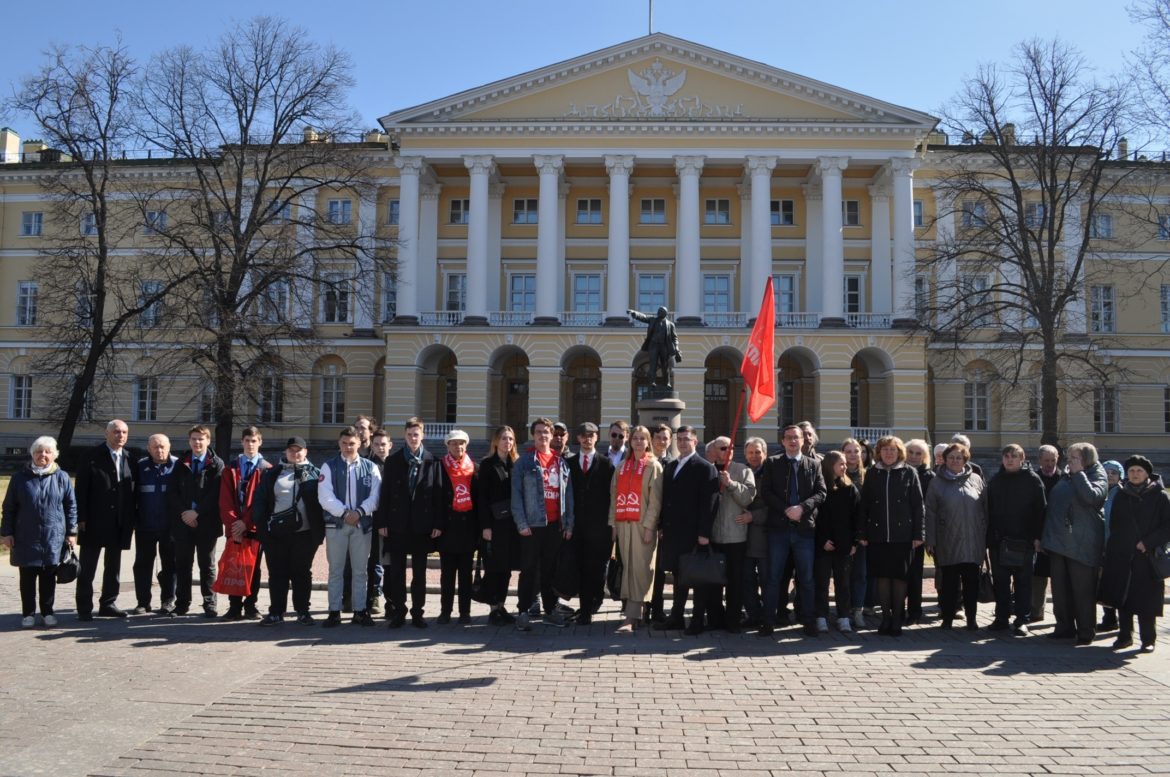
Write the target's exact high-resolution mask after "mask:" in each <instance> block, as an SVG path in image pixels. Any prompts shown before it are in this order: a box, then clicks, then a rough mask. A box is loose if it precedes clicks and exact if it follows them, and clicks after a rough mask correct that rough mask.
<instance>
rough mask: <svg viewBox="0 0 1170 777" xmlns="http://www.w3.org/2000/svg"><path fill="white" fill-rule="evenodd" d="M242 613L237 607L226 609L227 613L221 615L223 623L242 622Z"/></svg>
mask: <svg viewBox="0 0 1170 777" xmlns="http://www.w3.org/2000/svg"><path fill="white" fill-rule="evenodd" d="M243 618H244V611H243V610H242V609H241V608H239V607H228V611H227V612H225V613H224V614H223V619H224V620H225V621H238V620H243Z"/></svg>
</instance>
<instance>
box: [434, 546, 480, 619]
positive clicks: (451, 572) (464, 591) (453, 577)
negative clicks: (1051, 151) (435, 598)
mask: <svg viewBox="0 0 1170 777" xmlns="http://www.w3.org/2000/svg"><path fill="white" fill-rule="evenodd" d="M474 556H475V552H474V551H470V550H469V551H467V552H466V553H440V554H439V565H440V570H441V571H440V572H439V609H440V610H441V611H442V612H445V613H448V614H449V613H450V612H451V607H452V605H454V604H455V583H456V582H458V583H459V614H460V615H470V614H471V564H472V561H473V560H474Z"/></svg>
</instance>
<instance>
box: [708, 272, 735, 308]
mask: <svg viewBox="0 0 1170 777" xmlns="http://www.w3.org/2000/svg"><path fill="white" fill-rule="evenodd" d="M707 281H713V282H715V283H716V284H719V283H720V282H722V284H725V285H726V288H724V289H716V290H715V291H712V292H708V291H707ZM734 283H735V276H734V274H732V273H730V272H705V273H703V287H702V289H701V290H700V293H701V294H702V295H703V312H704V313H731V312H732V310H733V307H734V303H735V295H734V292H733V290H732V287H733V284H734ZM708 294H712V295H715V296H716V297H717V298H723V297H725V298H726V300H727V303H726V307H725V308H720V307H714V308H712V307H708V305H707V300H708Z"/></svg>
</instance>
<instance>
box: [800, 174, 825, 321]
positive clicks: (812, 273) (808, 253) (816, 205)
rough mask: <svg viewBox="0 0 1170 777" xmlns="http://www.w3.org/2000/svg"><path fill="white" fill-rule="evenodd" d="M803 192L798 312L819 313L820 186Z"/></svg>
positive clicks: (806, 188) (816, 184) (813, 184)
mask: <svg viewBox="0 0 1170 777" xmlns="http://www.w3.org/2000/svg"><path fill="white" fill-rule="evenodd" d="M801 189H802V190H803V191H804V217H805V220H806V221H807V223H806V224H805V228H804V299H802V300H801V302H802V304H801V306H800V308H799V310H801V311H804V312H807V313H819V312H820V310H821V260H822V257H823V256H824V251H822V250H821V184H820V181H816V182H814V183H807V184H805V185H804V186H802V187H801Z"/></svg>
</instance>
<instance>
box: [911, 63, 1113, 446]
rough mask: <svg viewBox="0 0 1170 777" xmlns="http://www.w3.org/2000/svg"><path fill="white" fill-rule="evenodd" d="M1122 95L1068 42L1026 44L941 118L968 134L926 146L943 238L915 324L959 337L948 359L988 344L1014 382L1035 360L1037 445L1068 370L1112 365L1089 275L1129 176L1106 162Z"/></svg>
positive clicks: (1101, 371) (1103, 369)
mask: <svg viewBox="0 0 1170 777" xmlns="http://www.w3.org/2000/svg"><path fill="white" fill-rule="evenodd" d="M1125 99H1126V98H1125V94H1124V90H1123V89H1122V88H1120V87H1119V86H1118V85H1116V84H1106V83H1100V82H1098V81H1097V80H1095V79H1094V78H1093V77H1092V74H1091V73H1090V71H1089V68H1088V67H1087V65H1086V63H1085V61H1084V59H1083V58H1082V57H1081V56H1080V54H1078V53H1077V52H1076V51H1075V50H1074V49H1072V48H1071V47H1069V46H1067V45H1065V44H1063V43H1061V42H1060V41H1048V42H1045V41H1039V40H1033V41H1029V42H1025V43H1022V44H1019V45H1018V46H1017V48H1016V51H1015V57H1014V59H1013V60H1012V61H1011V62H1010V63H1009V64H1006V65H1003V66H1000V65H985V66H982V67H981V68H980V69H979V71H978V73H977V75H976V76H975V77H973V78H971V79H970V80H969V81H967V82H966V83H965V84H964V85H963V87H962V89H961V91H960V92H959V94H958V95H957V97H956V98H955V99H954V100H953V103H952V104H951V106H950V107H949V108H948V109H946V110H944V119H943V126H944V127H945V129H946V131H947V132H948V133H950V134H951V136H952V137H956V138H962V139H963V142H962V143H961V144H953V145H946V146H942V147H936V148H935V149H934V151H935V156H936V157H937V165H935V166H936V167H937V168H938V169H939V170H940V172H939V180H938V181H937V182H936V183H935V185H934V190H935V195H936V202H937V205H938V207H937V213H936V216H935V219H934V226H935V227H936V234H937V236H938V237H937V240H936V241H935V243H934V244H933V246H932V247H931V253H930V256H929V257H928V258H927V259H926V260H925V266H924V267H922V268H921V270H920V271H922V270H924V271H925V272H926V274H927V275H928V277H929V276H930V275H933V276H934V284H935V289H934V294H933V295H927V296H926V297H924V298H921V297H920V299H919V319H920V322H919V327H920V331H921V330H924V331H926V332H927V333H929V334H930V335H931V336H932V337H933V339H935V341H936V342H937V341H942V342H951V343H952V344H954V346H955V349H954V351H953V352H952V354H953V355H954V356H955V357H956V358H958V351H959V346H960V344H964V343H971V342H980V341H983V342H984V344H985V345H986V347H985V348H984V349H982V350H983V353H985V354H987V356H988V358H989V359H991V360H992V361H993V364H995V367H996V370H997V372H998V373H999V375H1000V377H1001V379H1003V380H1004V381H1006V382H1007V383H1008V384H1010V385H1011V386H1018V385H1020V384H1021V383H1023V382H1027V383H1029V384H1031V383H1032V380H1033V375H1032V371H1033V370H1034V369H1037V368H1038V371H1039V409H1040V419H1039V422H1040V432H1041V440H1042V441H1043V442H1044V443H1056V442H1057V441H1058V438H1059V430H1058V421H1057V419H1058V407H1059V402H1060V393H1059V386H1060V385H1061V383H1062V380H1063V378H1064V376H1070V377H1076V378H1078V379H1080V380H1082V381H1083V380H1084V379H1086V378H1087V377H1089V378H1092V379H1093V380H1095V381H1096V383H1097V384H1100V383H1102V382H1104V381H1106V380H1107V379H1108V374H1107V373H1108V371H1109V370H1111V369H1114V368H1113V367H1112V366H1111V365H1109V364H1107V363H1106V362H1105V361H1104V360H1101V359H1099V358H1096V357H1095V355H1094V354H1095V352H1096V351H1097V350H1098V349H1099V347H1100V346H1101V345H1102V339H1101V338H1102V336H1103V335H1098V334H1094V333H1093V332H1092V330H1093V329H1094V326H1093V325H1094V324H1095V323H1097V322H1092V321H1090V322H1089V326H1086V319H1085V313H1084V306H1085V295H1084V282H1085V278H1086V263H1087V261H1088V260H1089V259H1090V258H1091V256H1092V255H1093V254H1092V248H1093V245H1094V243H1093V241H1094V239H1095V238H1096V237H1098V236H1099V235H1098V233H1099V232H1101V231H1103V230H1104V229H1105V227H1106V225H1107V224H1108V223H1109V222H1108V216H1109V213H1108V211H1109V208H1110V207H1112V204H1111V203H1110V202H1109V201H1110V198H1111V197H1113V195H1115V194H1116V193H1118V189H1119V187H1122V186H1123V185H1125V183H1126V179H1127V176H1128V175H1129V168H1127V167H1125V166H1120V165H1117V164H1115V163H1111V162H1110V161H1109V157H1110V154H1111V152H1112V149H1114V148H1115V147H1116V145H1117V143H1118V141H1119V139H1120V138H1121V137H1122V135H1123V134H1124V131H1123V124H1124V121H1125V115H1126V113H1125V108H1126V103H1125ZM1100 236H1102V237H1104V236H1105V235H1103V234H1102V235H1100ZM1115 245H1116V244H1115ZM1086 330H1089V333H1088V334H1086ZM1082 385H1083V383H1082Z"/></svg>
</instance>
